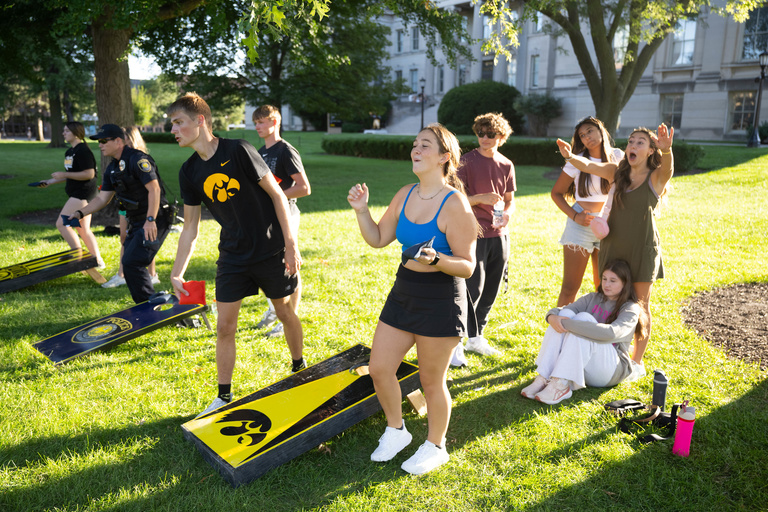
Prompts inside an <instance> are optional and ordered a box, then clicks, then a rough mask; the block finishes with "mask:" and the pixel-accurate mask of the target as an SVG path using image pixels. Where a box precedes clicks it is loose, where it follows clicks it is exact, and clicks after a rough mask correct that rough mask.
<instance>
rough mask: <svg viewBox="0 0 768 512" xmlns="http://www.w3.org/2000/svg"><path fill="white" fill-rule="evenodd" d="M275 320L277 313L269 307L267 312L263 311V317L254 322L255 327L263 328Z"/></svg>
mask: <svg viewBox="0 0 768 512" xmlns="http://www.w3.org/2000/svg"><path fill="white" fill-rule="evenodd" d="M275 322H277V314H275V312H274V311H272V309H271V308H270V309H267V312H266V313H264V316H263V317H261V320H260V321H259V323H257V324H256V328H257V329H265V328H267V327H269V326H270V325H272V324H273V323H275Z"/></svg>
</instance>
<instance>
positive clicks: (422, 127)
mask: <svg viewBox="0 0 768 512" xmlns="http://www.w3.org/2000/svg"><path fill="white" fill-rule="evenodd" d="M419 85H420V86H421V97H420V98H421V128H419V129H420V130H423V129H424V87H425V86H426V85H427V79H426V78H424V77H421V78H419Z"/></svg>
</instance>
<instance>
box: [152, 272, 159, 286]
mask: <svg viewBox="0 0 768 512" xmlns="http://www.w3.org/2000/svg"><path fill="white" fill-rule="evenodd" d="M152 284H160V276H158V275H157V274H155V275H153V276H152Z"/></svg>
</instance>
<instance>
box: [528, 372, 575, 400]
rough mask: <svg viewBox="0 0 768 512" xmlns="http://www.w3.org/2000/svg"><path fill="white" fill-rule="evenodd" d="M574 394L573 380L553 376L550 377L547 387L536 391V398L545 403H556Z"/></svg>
mask: <svg viewBox="0 0 768 512" xmlns="http://www.w3.org/2000/svg"><path fill="white" fill-rule="evenodd" d="M572 396H573V391H571V381H569V380H568V379H560V378H558V377H552V378H551V379H549V384H547V387H545V388H544V389H542V390H541V391H539V392H538V393H536V400H538V401H539V402H542V403H545V404H549V405H555V404H559V403H560V402H562V401H563V400H567V399H568V398H571V397H572Z"/></svg>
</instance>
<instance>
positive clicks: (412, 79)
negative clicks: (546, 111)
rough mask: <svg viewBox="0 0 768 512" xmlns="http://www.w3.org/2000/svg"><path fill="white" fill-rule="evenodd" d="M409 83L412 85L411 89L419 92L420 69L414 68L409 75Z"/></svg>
mask: <svg viewBox="0 0 768 512" xmlns="http://www.w3.org/2000/svg"><path fill="white" fill-rule="evenodd" d="M408 85H410V86H411V91H413V92H418V90H419V89H418V88H419V70H418V69H412V70H410V71H409V75H408Z"/></svg>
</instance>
